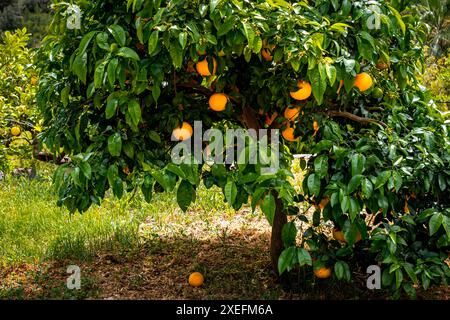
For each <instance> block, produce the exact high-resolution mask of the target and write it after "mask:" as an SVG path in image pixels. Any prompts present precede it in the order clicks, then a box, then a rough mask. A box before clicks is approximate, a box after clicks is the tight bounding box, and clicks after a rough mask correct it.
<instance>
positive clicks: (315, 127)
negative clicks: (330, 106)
mask: <svg viewBox="0 0 450 320" xmlns="http://www.w3.org/2000/svg"><path fill="white" fill-rule="evenodd" d="M313 128H314V134H316V133H317V131H319V123H318V122H317V121H314V122H313Z"/></svg>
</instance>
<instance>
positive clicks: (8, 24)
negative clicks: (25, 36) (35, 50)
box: [0, 0, 50, 45]
mask: <svg viewBox="0 0 450 320" xmlns="http://www.w3.org/2000/svg"><path fill="white" fill-rule="evenodd" d="M49 2H50V1H48V0H11V1H9V0H8V1H6V2H4V1H3V2H2V4H0V32H2V31H7V30H9V31H13V30H16V29H22V28H27V29H28V30H29V31H30V32H31V34H32V36H31V41H30V43H31V44H32V45H35V44H37V42H38V41H39V40H40V39H42V38H43V37H44V35H45V28H46V26H47V24H48V22H49V19H50V15H49V14H48V11H49V10H48V7H47V6H48V4H49Z"/></svg>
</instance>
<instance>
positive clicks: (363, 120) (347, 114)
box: [326, 110, 387, 128]
mask: <svg viewBox="0 0 450 320" xmlns="http://www.w3.org/2000/svg"><path fill="white" fill-rule="evenodd" d="M326 114H327V115H328V116H329V117H331V118H335V117H341V118H347V119H350V120H353V121H356V122H359V123H376V124H379V125H380V126H383V127H384V128H387V125H386V124H385V123H384V122H382V121H380V120H376V119H371V118H363V117H360V116H357V115H355V114H353V113H350V112H346V111H332V110H330V111H327V112H326Z"/></svg>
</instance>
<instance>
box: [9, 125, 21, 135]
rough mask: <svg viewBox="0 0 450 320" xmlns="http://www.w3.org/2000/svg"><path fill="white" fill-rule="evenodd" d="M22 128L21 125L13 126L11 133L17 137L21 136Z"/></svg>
mask: <svg viewBox="0 0 450 320" xmlns="http://www.w3.org/2000/svg"><path fill="white" fill-rule="evenodd" d="M20 132H21V131H20V128H19V127H12V128H11V134H12V135H13V136H15V137H17V136H20Z"/></svg>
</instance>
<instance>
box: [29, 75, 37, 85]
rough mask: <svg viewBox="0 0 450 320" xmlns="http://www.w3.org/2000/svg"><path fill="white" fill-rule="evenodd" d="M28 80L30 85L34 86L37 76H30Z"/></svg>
mask: <svg viewBox="0 0 450 320" xmlns="http://www.w3.org/2000/svg"><path fill="white" fill-rule="evenodd" d="M30 82H31V85H33V86H35V85H37V84H38V78H37V77H35V76H32V77H31V81H30Z"/></svg>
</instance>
